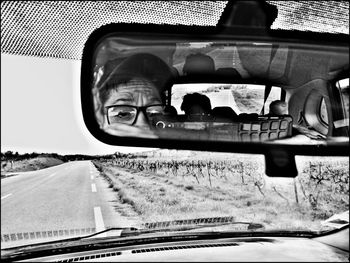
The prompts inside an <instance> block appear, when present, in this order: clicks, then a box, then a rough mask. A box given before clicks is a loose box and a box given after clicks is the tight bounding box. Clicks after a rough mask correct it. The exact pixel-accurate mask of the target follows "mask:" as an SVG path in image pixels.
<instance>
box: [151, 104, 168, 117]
mask: <svg viewBox="0 0 350 263" xmlns="http://www.w3.org/2000/svg"><path fill="white" fill-rule="evenodd" d="M164 108H165V107H164V106H163V105H156V106H150V107H147V109H146V112H147V115H148V116H153V115H157V114H164Z"/></svg>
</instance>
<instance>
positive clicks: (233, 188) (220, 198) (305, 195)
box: [94, 152, 349, 229]
mask: <svg viewBox="0 0 350 263" xmlns="http://www.w3.org/2000/svg"><path fill="white" fill-rule="evenodd" d="M204 156H207V157H206V158H204ZM260 157H261V156H254V157H253V158H252V156H248V155H246V156H242V155H240V156H239V159H238V160H239V161H238V160H237V159H236V160H235V159H233V158H232V156H230V155H218V157H214V156H210V155H206V154H205V153H204V154H203V152H202V153H201V154H198V155H197V157H190V158H188V157H187V158H185V157H183V158H181V157H176V158H173V159H171V161H172V162H173V163H174V162H178V164H179V167H178V169H177V172H176V173H174V172H173V170H174V169H173V168H169V167H168V166H167V165H166V163H167V162H168V163H169V160H170V159H169V157H168V158H165V157H164V158H159V157H157V158H152V157H150V158H146V159H145V158H142V159H141V158H139V159H125V160H124V161H125V163H123V161H122V160H114V161H112V160H105V161H103V160H102V161H101V160H100V161H94V164H95V166H96V167H97V168H98V169H99V171H100V172H101V174H102V175H103V176H104V177H105V178H106V180H108V181H109V183H110V187H111V188H113V190H114V191H115V192H116V199H118V200H119V205H118V207H116V208H117V210H118V212H119V213H121V215H123V216H125V217H128V218H129V219H133V220H136V221H137V220H138V221H139V222H140V223H144V222H154V221H163V220H175V219H190V218H198V217H214V216H234V217H235V218H236V220H238V221H250V222H256V223H262V224H264V225H265V227H266V229H320V227H321V224H320V223H321V221H323V220H325V219H327V218H328V217H330V216H331V215H333V214H336V213H340V212H343V211H346V210H348V205H349V195H348V193H349V187H348V178H349V172H348V170H349V162H348V160H347V158H337V159H336V160H335V159H334V160H329V159H328V160H326V159H324V160H322V158H321V159H320V158H318V159H312V158H309V157H308V158H299V159H297V164H298V170H299V176H298V177H297V178H296V179H293V178H277V179H275V178H269V177H267V176H266V175H265V174H264V160H263V158H260ZM199 160H201V161H202V162H203V163H204V164H205V162H207V163H209V162H210V161H211V163H212V164H211V166H210V168H209V173H210V174H211V178H210V180H209V175H208V167H207V166H205V165H204V166H203V167H202V169H200V168H198V167H196V166H195V165H194V166H193V167H191V163H195V162H196V161H197V162H198V161H199ZM152 163H153V164H155V165H157V166H158V168H156V169H154V167H153V166H152V165H153V164H152ZM141 164H142V165H141ZM151 164H152V165H151ZM215 165H216V166H215ZM220 165H221V167H220ZM147 166H148V167H147ZM142 167H143V168H142ZM215 167H216V168H215ZM223 167H224V168H223ZM315 167H316V168H315ZM319 167H321V174H323V177H324V180H321V181H320V182H318V181H317V180H320V179H314V178H321V175H320V174H319V170H317V169H319ZM229 168H230V169H229ZM322 169H323V171H322ZM327 169H328V170H327ZM200 170H201V171H200ZM333 175H338V177H339V178H341V179H339V178H338V179H339V180H340V181H339V180H338V181H339V182H338V181H337V183H335V182H333V181H331V180H332V179H329V178H332V176H333ZM328 177H329V178H328ZM327 178H328V179H327ZM342 180H343V181H342ZM339 185H342V186H341V187H340V186H339Z"/></svg>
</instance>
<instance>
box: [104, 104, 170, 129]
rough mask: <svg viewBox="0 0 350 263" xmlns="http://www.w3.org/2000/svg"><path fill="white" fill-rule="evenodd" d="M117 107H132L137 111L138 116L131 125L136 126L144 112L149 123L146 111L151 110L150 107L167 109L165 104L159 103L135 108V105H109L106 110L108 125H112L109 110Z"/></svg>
mask: <svg viewBox="0 0 350 263" xmlns="http://www.w3.org/2000/svg"><path fill="white" fill-rule="evenodd" d="M116 106H123V107H131V108H134V109H136V115H135V119H134V120H133V122H132V123H131V124H129V125H134V124H135V122H136V120H137V117H138V116H139V113H140V111H142V113H143V114H144V115H145V117H146V119H147V121H148V115H147V111H146V109H147V108H149V107H154V106H162V107H164V108H165V105H164V104H161V103H157V104H151V105H147V106H141V107H139V106H134V105H128V104H123V105H118V104H117V105H109V106H105V110H106V113H105V114H106V116H107V122H108V125H111V123H110V121H109V114H108V110H109V109H110V108H113V107H116ZM120 123H123V122H120ZM123 124H126V123H123Z"/></svg>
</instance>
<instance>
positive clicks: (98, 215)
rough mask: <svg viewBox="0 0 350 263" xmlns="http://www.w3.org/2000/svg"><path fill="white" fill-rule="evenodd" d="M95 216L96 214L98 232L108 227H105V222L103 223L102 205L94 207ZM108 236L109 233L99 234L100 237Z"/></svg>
mask: <svg viewBox="0 0 350 263" xmlns="http://www.w3.org/2000/svg"><path fill="white" fill-rule="evenodd" d="M94 216H95V227H96V232H100V231H103V230H105V229H106V228H105V224H104V223H103V218H102V212H101V207H99V206H96V207H94ZM106 236H107V233H102V234H100V235H98V237H106Z"/></svg>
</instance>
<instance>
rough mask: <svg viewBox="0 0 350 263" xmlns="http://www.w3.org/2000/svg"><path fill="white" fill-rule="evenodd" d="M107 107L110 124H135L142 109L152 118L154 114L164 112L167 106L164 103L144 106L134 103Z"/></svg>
mask: <svg viewBox="0 0 350 263" xmlns="http://www.w3.org/2000/svg"><path fill="white" fill-rule="evenodd" d="M105 108H106V112H107V121H108V124H115V123H123V124H129V125H134V124H135V121H136V119H137V116H138V115H139V112H140V111H142V112H143V114H144V115H145V116H146V117H147V118H150V117H152V116H153V115H157V114H163V113H164V108H165V106H164V105H162V104H154V105H148V106H143V107H137V106H132V105H111V106H107V107H105Z"/></svg>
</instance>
